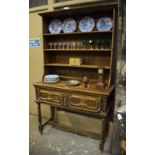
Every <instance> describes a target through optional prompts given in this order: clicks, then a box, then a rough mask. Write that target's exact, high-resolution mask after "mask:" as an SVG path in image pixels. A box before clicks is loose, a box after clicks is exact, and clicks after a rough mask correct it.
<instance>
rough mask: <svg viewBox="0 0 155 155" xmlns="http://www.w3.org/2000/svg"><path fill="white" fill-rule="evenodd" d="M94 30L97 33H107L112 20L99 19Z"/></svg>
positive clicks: (108, 18) (110, 27) (107, 18)
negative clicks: (97, 31)
mask: <svg viewBox="0 0 155 155" xmlns="http://www.w3.org/2000/svg"><path fill="white" fill-rule="evenodd" d="M96 28H97V30H99V31H108V30H111V29H112V18H110V17H102V18H99V19H98V21H97V24H96Z"/></svg>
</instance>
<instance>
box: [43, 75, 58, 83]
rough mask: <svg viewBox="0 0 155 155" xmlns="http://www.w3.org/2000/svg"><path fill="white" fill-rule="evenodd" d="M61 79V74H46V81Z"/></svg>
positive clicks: (53, 81)
mask: <svg viewBox="0 0 155 155" xmlns="http://www.w3.org/2000/svg"><path fill="white" fill-rule="evenodd" d="M59 80H60V76H59V75H56V74H49V75H45V76H44V82H52V83H55V82H58V81H59Z"/></svg>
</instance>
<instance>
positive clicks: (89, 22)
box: [79, 16, 95, 32]
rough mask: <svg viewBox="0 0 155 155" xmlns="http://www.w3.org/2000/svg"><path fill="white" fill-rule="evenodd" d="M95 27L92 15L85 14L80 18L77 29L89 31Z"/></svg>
mask: <svg viewBox="0 0 155 155" xmlns="http://www.w3.org/2000/svg"><path fill="white" fill-rule="evenodd" d="M94 27H95V21H94V19H93V18H92V17H89V16H86V17H84V18H82V19H81V20H80V24H79V29H80V31H81V32H91V31H92V30H93V29H94Z"/></svg>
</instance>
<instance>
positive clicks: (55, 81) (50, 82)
mask: <svg viewBox="0 0 155 155" xmlns="http://www.w3.org/2000/svg"><path fill="white" fill-rule="evenodd" d="M59 81H60V79H59V80H56V81H45V80H44V82H46V83H57V82H59Z"/></svg>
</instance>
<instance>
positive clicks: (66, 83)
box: [65, 80, 80, 86]
mask: <svg viewBox="0 0 155 155" xmlns="http://www.w3.org/2000/svg"><path fill="white" fill-rule="evenodd" d="M79 84H80V81H78V80H68V81H66V82H65V85H67V86H77V85H79Z"/></svg>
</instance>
